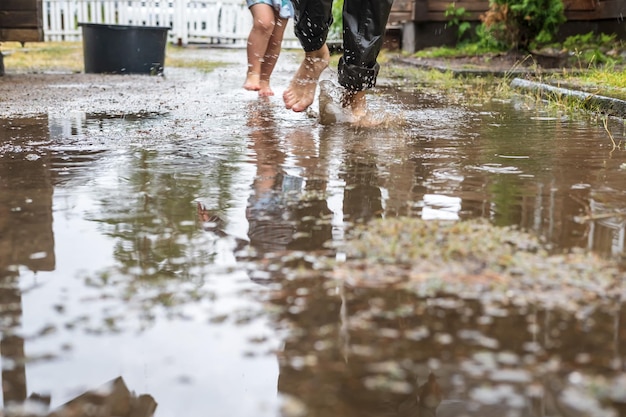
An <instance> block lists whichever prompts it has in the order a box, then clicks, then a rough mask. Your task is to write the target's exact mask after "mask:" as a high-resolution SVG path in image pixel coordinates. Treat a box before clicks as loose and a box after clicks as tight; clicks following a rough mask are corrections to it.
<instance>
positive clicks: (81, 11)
mask: <svg viewBox="0 0 626 417" xmlns="http://www.w3.org/2000/svg"><path fill="white" fill-rule="evenodd" d="M43 10H44V12H43V15H44V35H45V40H47V41H79V40H81V39H82V29H81V28H80V25H79V24H80V23H104V24H118V25H133V26H160V27H169V28H170V30H169V31H168V36H169V39H170V41H171V42H173V43H177V44H182V45H187V44H189V43H210V44H225V45H231V46H245V45H246V41H247V38H248V34H249V33H250V28H251V27H252V16H251V14H250V11H249V10H248V8H247V6H246V3H245V0H160V1H159V0H43ZM283 45H284V46H285V47H297V46H298V45H299V43H298V41H297V39H296V37H295V35H294V34H293V20H292V19H290V20H289V24H288V26H287V29H286V32H285V39H284V44H283Z"/></svg>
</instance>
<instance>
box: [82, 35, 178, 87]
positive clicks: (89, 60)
mask: <svg viewBox="0 0 626 417" xmlns="http://www.w3.org/2000/svg"><path fill="white" fill-rule="evenodd" d="M79 26H81V27H82V30H83V55H84V60H85V72H86V73H113V74H151V75H157V74H161V73H162V72H163V66H164V63H165V46H166V44H167V31H168V30H169V28H167V27H160V26H127V25H109V24H100V23H79Z"/></svg>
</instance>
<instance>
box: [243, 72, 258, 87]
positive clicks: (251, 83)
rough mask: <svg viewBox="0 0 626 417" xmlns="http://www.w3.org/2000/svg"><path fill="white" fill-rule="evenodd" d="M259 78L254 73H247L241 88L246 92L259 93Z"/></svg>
mask: <svg viewBox="0 0 626 417" xmlns="http://www.w3.org/2000/svg"><path fill="white" fill-rule="evenodd" d="M260 80H261V76H260V75H259V74H257V73H256V72H249V73H248V75H247V76H246V82H245V83H243V88H244V89H246V90H248V91H259V90H260V89H261V85H260Z"/></svg>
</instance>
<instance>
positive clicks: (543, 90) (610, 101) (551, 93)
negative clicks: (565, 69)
mask: <svg viewBox="0 0 626 417" xmlns="http://www.w3.org/2000/svg"><path fill="white" fill-rule="evenodd" d="M511 87H513V88H517V89H519V90H524V91H530V92H535V93H539V94H541V95H542V96H543V97H568V98H574V99H576V100H578V101H579V102H580V103H581V104H582V105H583V106H584V107H586V108H593V109H598V110H599V111H600V112H602V113H604V114H607V115H610V116H616V117H620V118H626V101H624V100H620V99H618V98H612V97H606V96H600V95H597V94H591V93H586V92H584V91H578V90H570V89H567V88H561V87H555V86H553V85H550V84H545V83H540V82H536V81H529V80H523V79H521V78H514V79H513V81H511Z"/></svg>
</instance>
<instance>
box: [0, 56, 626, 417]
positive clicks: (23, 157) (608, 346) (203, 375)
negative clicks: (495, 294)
mask: <svg viewBox="0 0 626 417" xmlns="http://www.w3.org/2000/svg"><path fill="white" fill-rule="evenodd" d="M196 53H198V54H200V56H201V57H202V58H203V59H216V58H215V57H214V54H213V52H211V51H210V50H209V51H197V52H196ZM217 55H219V59H220V60H224V59H225V60H227V61H228V60H230V61H231V62H232V63H233V64H232V65H231V66H229V67H227V68H221V69H218V70H216V71H214V72H213V73H210V74H208V75H202V76H199V75H198V74H193V73H191V72H190V70H177V69H170V70H169V72H166V74H167V75H166V79H165V80H164V81H160V80H159V81H158V82H159V83H161V84H163V83H165V84H166V85H165V86H161V87H160V88H162V89H164V90H163V91H170V94H171V96H167V95H166V96H159V97H152V98H150V97H148V98H149V99H148V100H145V101H144V103H145V104H144V105H142V104H141V103H138V101H132V102H129V104H128V107H127V108H125V107H124V103H123V101H124V100H121V101H122V103H120V100H116V101H109V102H106V101H105V102H102V101H96V100H93V99H91V103H90V98H89V94H84V95H82V96H81V98H80V100H82V103H84V105H82V106H78V108H77V107H76V106H74V107H71V108H70V107H68V105H67V99H63V97H59V103H58V105H57V106H56V107H55V108H54V111H53V110H50V111H47V112H35V113H34V114H30V113H29V112H26V111H25V112H24V113H29V114H22V115H19V114H11V115H7V116H5V117H4V118H3V119H1V120H0V269H1V270H2V271H3V272H2V275H1V276H2V281H3V286H2V294H3V296H2V298H1V299H0V302H1V305H2V310H0V311H2V317H3V320H2V324H1V325H2V327H1V329H2V342H1V348H2V349H1V353H2V364H3V372H2V379H3V401H4V405H5V407H9V406H11V404H19V403H21V402H23V401H24V399H25V398H26V397H28V396H30V395H31V394H33V393H38V394H43V395H49V396H50V397H51V404H50V407H51V408H56V407H58V406H60V405H61V404H63V403H65V402H66V401H68V400H70V399H72V398H73V397H75V396H76V395H79V394H80V393H82V392H84V391H85V390H88V389H93V388H95V387H98V386H100V385H101V384H103V383H104V382H106V381H109V380H112V379H114V378H117V377H120V376H121V377H122V378H123V379H124V381H125V383H126V384H127V386H128V387H129V389H131V390H133V391H135V392H136V393H138V394H143V393H145V394H149V395H151V396H152V397H153V398H154V399H155V401H156V402H157V403H158V407H157V411H156V415H157V416H168V417H169V416H181V415H185V416H190V417H191V416H206V415H211V416H250V415H255V416H276V415H280V414H281V413H283V414H284V415H289V416H299V415H310V416H329V415H332V416H346V417H347V416H363V415H372V416H394V415H398V416H401V415H402V416H409V415H411V416H414V417H417V416H420V412H419V411H417V409H416V408H415V407H414V404H412V399H413V398H414V397H415V396H414V394H413V392H414V389H415V386H414V385H415V382H416V381H418V383H420V384H421V383H423V382H425V381H426V379H427V377H428V374H429V372H434V374H435V375H436V376H437V378H438V381H439V384H440V385H441V389H442V393H443V398H444V402H443V403H442V404H441V406H440V408H439V410H438V415H481V416H488V415H494V416H527V415H533V416H555V415H562V416H572V415H602V416H604V415H612V414H611V413H612V412H615V410H618V409H619V405H620V402H621V401H626V382H624V379H623V375H624V374H623V371H624V364H623V361H624V355H625V354H626V353H622V351H623V350H624V348H623V347H622V341H624V339H625V338H626V333H625V331H624V326H623V321H624V312H623V306H622V304H621V302H620V301H619V300H602V299H599V300H594V302H593V303H592V304H589V306H585V308H571V309H561V308H553V307H551V306H550V305H549V304H548V305H526V304H519V303H516V302H515V300H514V299H512V300H511V301H510V302H502V301H498V300H494V299H492V298H490V296H489V294H485V295H484V297H483V298H476V299H468V298H461V297H458V296H455V295H441V296H440V297H436V298H424V297H419V296H416V295H414V294H410V293H407V292H402V291H399V290H393V289H364V288H351V287H349V286H346V285H342V284H341V283H339V282H331V281H329V280H327V279H324V278H322V277H321V276H317V277H316V276H315V274H313V276H307V278H302V277H294V276H293V275H292V274H291V273H290V272H289V269H288V268H284V265H287V266H289V265H291V266H294V267H300V266H302V265H310V264H311V263H314V262H315V260H316V259H317V257H318V256H321V255H322V254H324V255H328V253H329V249H328V243H329V242H341V241H342V240H343V239H344V238H345V234H346V232H347V230H348V229H349V227H350V225H351V224H354V223H357V222H367V221H368V220H371V219H374V218H380V217H393V216H414V217H420V218H423V219H452V220H456V219H471V218H479V217H480V218H486V219H489V220H490V221H491V222H492V223H493V224H495V225H518V226H520V227H521V228H523V229H525V230H529V231H532V232H533V233H536V234H538V235H540V236H542V237H543V238H544V239H545V241H546V243H548V244H549V245H551V247H552V248H553V250H554V251H557V252H558V251H562V250H564V249H570V248H585V249H590V250H593V251H595V252H597V253H598V254H600V255H602V256H606V257H618V258H619V257H622V256H624V221H623V219H624V217H623V216H624V212H625V210H626V195H625V194H624V193H625V191H624V185H625V184H626V182H625V179H624V178H625V177H624V175H625V173H626V170H625V168H624V164H625V163H626V155H625V154H624V152H623V150H622V149H612V145H611V141H610V138H609V136H608V134H607V131H606V130H605V128H604V127H603V126H602V124H601V123H600V122H599V121H593V120H592V121H589V120H580V119H572V118H568V117H560V116H559V117H553V116H551V115H549V114H548V113H543V112H540V111H538V110H534V109H529V108H527V107H526V106H525V105H524V104H523V103H522V102H521V101H516V100H511V101H506V102H484V103H480V104H476V103H475V100H472V101H471V102H470V101H469V100H468V102H467V104H463V103H461V104H459V103H458V102H457V101H455V102H452V101H450V100H449V99H447V98H446V97H445V96H444V95H438V94H432V93H428V92H425V91H424V90H423V89H421V88H420V86H415V87H414V88H413V86H407V85H403V86H402V88H397V87H385V85H391V83H386V81H385V80H382V81H381V87H380V88H379V90H378V91H377V93H376V95H374V96H373V97H372V98H371V107H372V109H374V110H375V111H376V112H378V113H382V112H387V114H389V115H393V117H392V119H393V120H394V121H395V122H394V123H391V124H390V125H389V126H385V127H384V128H383V127H379V128H372V129H354V128H352V127H350V126H346V125H341V124H335V125H327V126H322V125H320V124H319V123H318V119H317V117H316V114H315V113H314V112H312V113H309V114H293V113H290V112H288V111H286V110H284V109H283V108H282V105H281V101H280V99H279V98H278V97H280V94H281V93H282V89H281V86H284V85H286V83H287V82H288V79H289V76H290V74H291V72H292V71H293V69H294V68H295V66H296V63H297V57H296V56H294V55H290V54H285V55H284V56H282V57H281V60H282V62H283V66H282V67H281V68H280V69H278V70H277V74H276V76H275V81H274V84H275V90H276V93H277V96H276V97H273V98H270V99H269V100H260V99H258V98H257V97H256V96H255V95H254V93H249V92H245V91H242V90H241V89H240V85H241V82H242V77H241V75H242V74H243V71H244V68H245V66H243V52H242V51H227V52H225V51H220V52H219V53H218V54H217ZM328 76H329V77H332V73H331V74H329V75H328ZM75 78H76V79H74V80H72V81H71V82H72V83H78V82H80V80H81V76H80V75H76V76H75ZM118 79H119V78H115V77H111V78H107V79H106V86H107V87H106V88H104V87H102V88H100V89H99V90H98V91H100V90H106V89H108V90H109V91H110V92H112V94H113V95H115V94H117V93H118V92H117V91H116V86H115V83H116V82H117V80H118ZM124 80H126V79H124ZM190 80H191V81H190ZM192 81H193V85H192V86H189V85H187V84H191V82H192ZM90 82H91V81H90ZM142 82H152V81H142ZM168 83H169V84H171V87H170V86H169V84H168ZM99 85H100V84H99ZM101 85H105V84H101ZM66 87H67V88H69V84H68V85H66ZM117 88H120V89H121V90H120V91H123V93H122V92H120V93H119V94H126V95H127V96H128V95H130V96H131V97H132V96H133V93H132V89H130V90H129V87H128V85H124V86H121V87H117ZM168 88H169V90H168ZM59 90H62V88H60V89H59ZM181 90H182V91H183V94H182V96H181ZM87 91H90V90H89V89H87ZM94 94H95V93H94ZM142 94H146V93H145V91H144V90H142ZM159 94H162V92H159ZM158 100H161V101H163V102H165V103H166V104H158V105H155V103H157V101H158ZM107 103H108V104H107ZM18 106H19V104H18ZM107 106H108V107H110V108H111V111H110V112H107V111H102V110H103V109H104V110H106V108H107ZM81 107H82V109H83V110H81ZM85 109H86V110H87V111H85ZM59 110H61V111H59ZM92 110H93V111H92ZM31 113H32V112H31ZM608 129H609V131H610V132H611V134H612V136H613V137H614V138H615V140H617V141H619V140H620V139H621V138H623V136H624V132H623V125H622V124H621V123H620V122H618V121H612V122H611V123H610V124H609V125H608ZM294 254H295V256H294ZM291 257H293V258H291ZM285 259H292V261H289V260H287V261H285ZM281 410H282V411H281ZM459 410H462V413H465V414H462V413H461V412H460V411H459ZM425 415H427V414H426V412H424V411H422V412H421V416H425Z"/></svg>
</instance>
